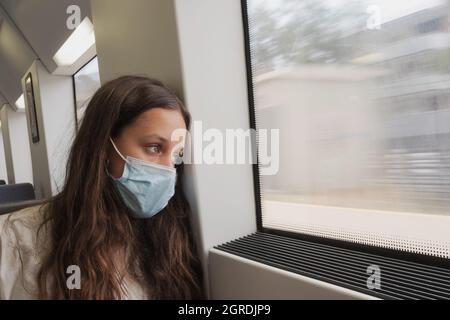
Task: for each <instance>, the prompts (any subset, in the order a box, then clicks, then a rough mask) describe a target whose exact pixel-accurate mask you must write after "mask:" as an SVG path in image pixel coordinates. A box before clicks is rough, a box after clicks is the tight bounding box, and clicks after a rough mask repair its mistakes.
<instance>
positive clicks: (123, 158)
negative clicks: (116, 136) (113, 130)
mask: <svg viewBox="0 0 450 320" xmlns="http://www.w3.org/2000/svg"><path fill="white" fill-rule="evenodd" d="M109 141H111V143H112V145H113V147H114V150H116V152H117V154H118V155H119V156H120V157H121V158H122V160H123V161H125V162H126V163H128V160H127V159H125V157H124V156H123V155H122V154H121V153H120V151H119V149H117V147H116V145H115V143H114V141H113V140H112V139H111V137H109Z"/></svg>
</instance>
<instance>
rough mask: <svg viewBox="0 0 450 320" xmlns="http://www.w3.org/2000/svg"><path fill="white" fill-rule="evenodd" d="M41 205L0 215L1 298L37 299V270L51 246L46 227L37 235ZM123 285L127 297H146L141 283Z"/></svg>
mask: <svg viewBox="0 0 450 320" xmlns="http://www.w3.org/2000/svg"><path fill="white" fill-rule="evenodd" d="M39 208H40V206H35V207H31V208H26V209H23V210H20V211H17V212H14V213H11V214H7V215H2V216H0V300H4V299H14V300H22V299H36V298H37V281H36V279H37V273H38V271H39V267H40V264H41V260H42V257H44V256H45V255H46V253H47V251H46V250H47V248H48V238H47V234H48V232H47V231H46V229H45V227H44V228H43V229H42V231H41V232H40V233H39V237H38V236H37V230H38V228H39V226H40V225H41V223H42V221H43V210H39ZM82 285H83V284H82V283H81V286H82ZM124 287H125V288H126V292H125V297H126V298H127V299H146V295H145V293H144V291H143V290H142V287H141V286H140V285H139V284H138V283H136V282H134V281H131V280H125V284H124ZM74 290H76V289H74Z"/></svg>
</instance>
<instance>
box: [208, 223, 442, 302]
mask: <svg viewBox="0 0 450 320" xmlns="http://www.w3.org/2000/svg"><path fill="white" fill-rule="evenodd" d="M215 248H216V249H219V250H222V251H225V252H228V253H232V254H235V255H238V256H240V257H243V258H247V259H250V260H253V261H257V262H261V263H264V264H266V265H269V266H273V267H277V268H280V269H283V270H286V271H290V272H294V273H297V274H300V275H304V276H307V277H311V278H315V279H318V280H322V281H325V282H329V283H332V284H336V285H339V286H342V287H345V288H348V289H352V290H355V291H359V292H362V293H365V294H368V295H371V296H375V297H379V298H382V299H413V300H429V299H431V300H441V299H450V270H448V269H445V268H440V267H435V266H429V265H426V264H421V263H416V262H408V261H403V260H400V259H393V258H388V257H383V256H380V255H375V254H369V253H363V252H359V251H355V250H350V249H344V248H338V247H335V246H330V245H325V244H319V243H314V242H310V241H304V240H301V239H294V238H288V237H284V236H279V235H274V234H269V233H262V232H256V233H253V234H251V235H248V236H245V237H242V238H239V239H236V240H233V241H230V242H227V243H225V244H222V245H218V246H216V247H215ZM369 266H378V267H379V270H380V271H381V272H380V280H381V281H380V286H379V288H374V289H368V286H367V279H368V278H369V277H370V275H371V274H368V273H367V268H368V267H369Z"/></svg>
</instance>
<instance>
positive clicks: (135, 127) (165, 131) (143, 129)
mask: <svg viewBox="0 0 450 320" xmlns="http://www.w3.org/2000/svg"><path fill="white" fill-rule="evenodd" d="M130 129H131V130H132V131H133V132H136V133H139V134H140V135H145V136H150V135H159V136H161V137H163V138H165V139H169V140H170V138H171V136H172V134H173V132H174V131H175V130H180V129H183V130H185V129H186V124H185V122H184V118H183V116H182V114H181V112H180V111H178V110H173V109H164V108H154V109H151V110H148V111H145V112H143V113H142V114H141V115H139V117H138V118H137V119H136V121H135V122H134V123H133V124H131V125H130Z"/></svg>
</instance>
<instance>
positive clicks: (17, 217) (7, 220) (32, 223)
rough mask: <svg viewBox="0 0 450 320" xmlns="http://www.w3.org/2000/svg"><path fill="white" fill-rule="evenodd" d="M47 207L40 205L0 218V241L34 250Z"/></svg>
mask: <svg viewBox="0 0 450 320" xmlns="http://www.w3.org/2000/svg"><path fill="white" fill-rule="evenodd" d="M46 212H47V205H46V204H41V205H37V206H33V207H29V208H25V209H22V210H19V211H16V212H12V213H9V214H6V215H2V216H0V241H9V242H15V245H20V247H28V248H30V249H32V248H35V247H36V244H37V233H38V230H39V229H40V227H41V226H43V222H44V220H45V215H46Z"/></svg>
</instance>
